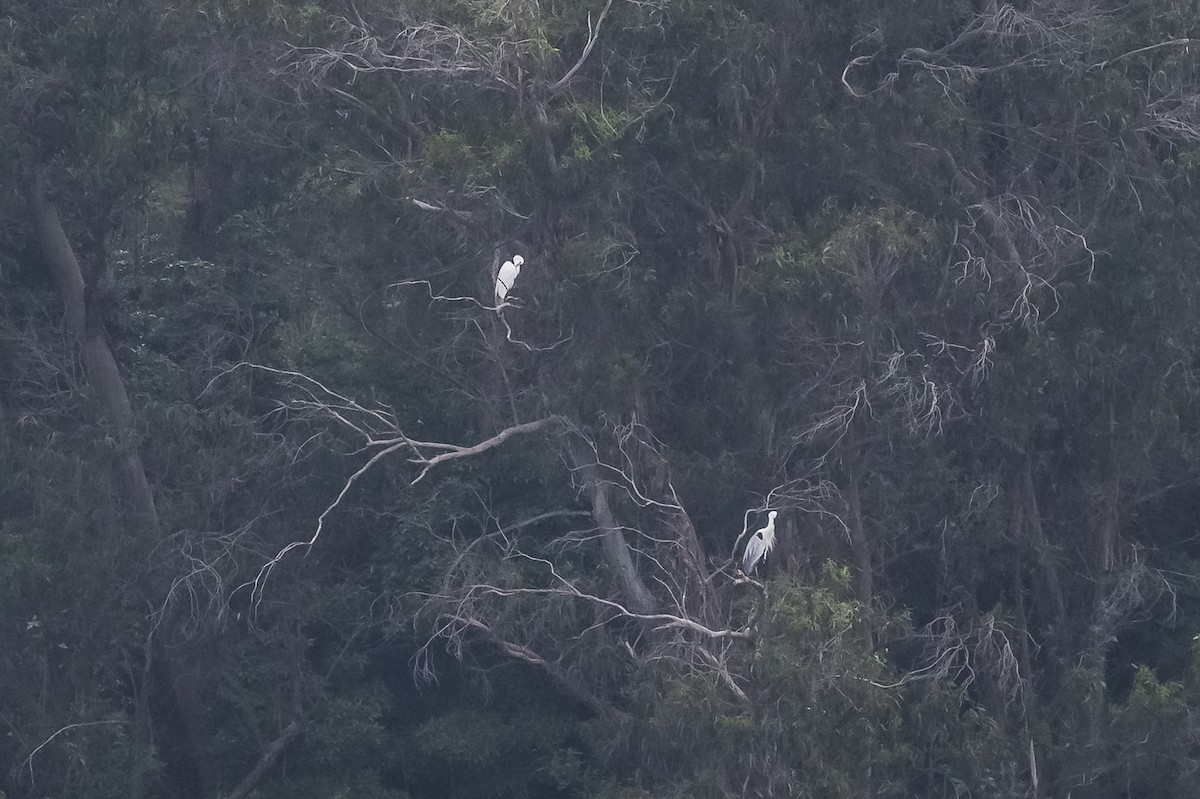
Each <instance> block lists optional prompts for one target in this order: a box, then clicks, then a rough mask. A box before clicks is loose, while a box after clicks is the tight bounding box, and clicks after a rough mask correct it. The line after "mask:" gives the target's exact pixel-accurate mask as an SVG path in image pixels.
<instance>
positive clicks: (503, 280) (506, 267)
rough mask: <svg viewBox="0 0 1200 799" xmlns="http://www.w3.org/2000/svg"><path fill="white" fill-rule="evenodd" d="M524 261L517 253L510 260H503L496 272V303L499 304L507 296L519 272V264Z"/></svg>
mask: <svg viewBox="0 0 1200 799" xmlns="http://www.w3.org/2000/svg"><path fill="white" fill-rule="evenodd" d="M523 263H525V259H524V258H522V257H521V256H519V255H516V256H513V259H512V260H511V261H505V262H504V263H503V264H502V265H501V267H500V271H499V272H497V273H496V304H497V305H499V304H501V303H502V302H504V300H505V298H506V297H508V292H510V291H512V287H513V283H516V282H517V275H519V274H521V264H523Z"/></svg>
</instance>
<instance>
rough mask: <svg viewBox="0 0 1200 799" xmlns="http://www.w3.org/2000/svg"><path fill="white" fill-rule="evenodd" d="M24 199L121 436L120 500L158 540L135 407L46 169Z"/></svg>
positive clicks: (117, 462) (33, 176) (117, 459)
mask: <svg viewBox="0 0 1200 799" xmlns="http://www.w3.org/2000/svg"><path fill="white" fill-rule="evenodd" d="M25 198H26V201H27V202H28V204H29V210H30V212H31V214H32V215H33V221H34V225H35V227H36V229H37V236H38V243H39V244H40V245H41V248H42V254H43V256H44V257H45V259H46V265H47V267H48V268H49V270H50V273H51V276H52V277H53V278H54V283H55V285H57V286H58V291H59V294H60V295H61V297H62V301H63V306H64V310H65V314H66V323H67V330H68V332H69V333H70V335H71V336H72V337H73V338H74V339H75V340H76V341H77V342H78V343H79V347H80V352H81V354H82V356H83V364H84V368H86V369H87V374H88V379H89V381H90V382H91V385H92V390H93V391H95V393H96V398H97V399H98V400H99V401H100V404H101V406H102V407H103V408H104V412H105V414H106V415H107V416H108V419H109V421H110V422H111V423H112V424H113V426H114V427H116V428H117V432H118V434H119V435H118V443H117V451H116V453H115V455H114V468H115V471H116V474H117V482H118V485H119V486H120V490H121V495H122V499H123V500H124V502H125V504H126V507H127V508H128V509H129V511H130V512H131V514H132V516H133V517H134V518H135V519H136V521H137V523H138V525H139V526H140V527H141V528H142V529H144V530H145V531H147V532H150V533H152V534H154V535H156V536H157V534H158V533H159V531H160V526H159V520H158V511H157V510H156V509H155V507H154V496H153V494H152V493H151V491H150V484H149V482H147V480H146V472H145V469H143V467H142V457H141V455H140V454H139V452H138V449H137V445H136V442H135V430H134V419H133V406H132V405H131V404H130V402H129V395H128V394H127V393H126V391H125V383H124V382H123V381H122V380H121V373H120V371H119V370H118V369H117V361H116V358H114V357H113V352H112V347H110V346H109V343H108V336H107V334H106V331H105V329H104V323H103V321H102V320H100V319H99V318H97V317H96V315H95V314H92V313H90V312H89V308H88V296H87V295H88V292H87V284H86V282H85V281H84V278H83V270H82V269H81V268H80V266H79V260H78V259H77V258H76V257H75V252H74V250H73V249H72V248H71V243H70V241H68V240H67V234H66V232H65V231H64V230H63V226H62V221H61V220H60V219H59V216H58V209H57V208H56V207H55V205H54V202H53V200H51V199H50V198H49V197H48V196H47V193H46V173H45V168H44V167H42V166H40V165H39V166H36V167H34V168H33V169H32V170H31V172H30V174H29V175H28V176H27V179H26V181H25Z"/></svg>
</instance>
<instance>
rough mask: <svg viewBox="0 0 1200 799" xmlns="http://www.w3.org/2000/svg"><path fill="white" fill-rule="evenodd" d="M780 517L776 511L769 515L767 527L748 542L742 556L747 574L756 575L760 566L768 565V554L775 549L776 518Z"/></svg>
mask: <svg viewBox="0 0 1200 799" xmlns="http://www.w3.org/2000/svg"><path fill="white" fill-rule="evenodd" d="M778 515H779V511H776V510H773V511H771V512H770V513H768V514H767V526H766V527H764V528H762V529H761V530H759V531H758V532H756V533H755V534H754V535H752V536H750V540H749V541H747V542H746V551H745V553H744V554H743V555H742V571H743V572H745V573H746V574H754V571H755V570H756V569H757V568H758V567H759V565H760V564H763V563H766V561H767V553H768V552H770V551H771V550H772V549H774V548H775V517H776V516H778Z"/></svg>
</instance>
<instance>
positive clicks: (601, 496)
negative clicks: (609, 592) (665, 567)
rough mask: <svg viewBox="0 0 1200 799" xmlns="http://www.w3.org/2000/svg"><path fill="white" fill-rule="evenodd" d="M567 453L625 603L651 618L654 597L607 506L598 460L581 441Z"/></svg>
mask: <svg viewBox="0 0 1200 799" xmlns="http://www.w3.org/2000/svg"><path fill="white" fill-rule="evenodd" d="M567 450H568V452H569V453H570V456H571V461H572V463H573V464H574V466H575V469H577V470H578V471H579V474H580V475H581V476H582V477H583V490H584V491H585V492H587V495H588V500H589V501H590V502H591V506H592V518H593V519H594V520H595V522H596V525H597V526H598V527H599V528H600V529H601V530H602V531H603V535H602V536H601V539H600V540H601V544H602V546H603V548H604V559H605V560H607V561H608V565H609V566H610V567H611V568H612V570H613V574H614V576H616V578H617V582H618V583H619V584H620V586H621V592H622V594H623V595H624V596H625V601H626V602H627V603H629V609H630V610H632V611H633V612H634V613H643V614H650V613H654V612H655V610H657V603H656V602H655V601H654V594H652V593H650V589H649V588H648V587H646V582H645V581H644V580H643V579H642V576H641V574H639V573H638V570H637V565H636V564H635V563H634V562H633V553H632V552H630V550H629V542H628V541H626V540H625V534H624V533H622V532H621V528H620V526H619V525H618V524H617V520H616V517H615V516H613V512H612V508H611V507H610V506H609V504H608V484H607V483H605V482H604V480H603V479H601V477H600V470H599V469H598V468H597V466H596V459H595V457H594V456H593V454H592V453H591V452H590V451H588V449H587V448H585V447H584V446H583V445H582V444H581V443H580V442H579V441H577V440H574V439H571V440H569V441H568V442H567Z"/></svg>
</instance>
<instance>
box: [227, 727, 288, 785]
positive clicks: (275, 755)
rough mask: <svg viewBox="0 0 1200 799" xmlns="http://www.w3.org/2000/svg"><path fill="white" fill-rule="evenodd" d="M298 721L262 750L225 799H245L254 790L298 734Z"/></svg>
mask: <svg viewBox="0 0 1200 799" xmlns="http://www.w3.org/2000/svg"><path fill="white" fill-rule="evenodd" d="M300 727H301V724H300V721H299V719H297V720H296V721H293V722H292V723H291V724H289V725H287V727H285V728H284V730H283V732H281V733H280V734H279V737H278V738H276V739H275V740H274V741H271V743H269V744H268V745H267V748H266V749H264V750H263V753H262V756H261V757H259V758H258V762H257V763H255V764H254V768H252V769H250V773H249V774H247V775H246V776H245V777H244V778H243V779H242V781H241V782H239V783H238V785H237V787H236V788H234V789H233V791H232V792H230V793H229V795H228V796H226V797H225V799H245V797H246V796H247V795H249V793H250V792H251V791H252V790H254V786H255V785H257V784H258V781H259V780H261V779H262V777H263V775H264V774H266V773H267V771H268V770H269V769H270V768H271V766H273V765H275V761H277V760H279V756H280V755H282V754H283V750H284V749H287V746H288V744H290V743H291V742H292V739H293V738H295V737H296V735H297V734H298V733H299V732H300Z"/></svg>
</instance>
